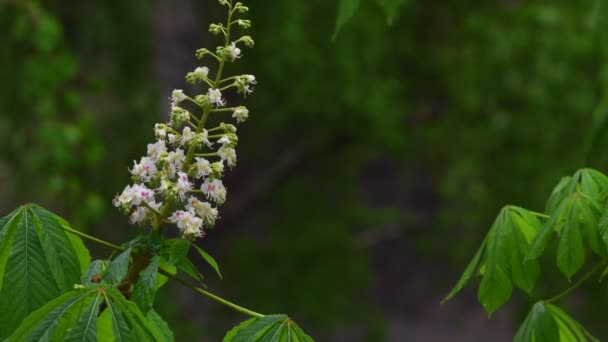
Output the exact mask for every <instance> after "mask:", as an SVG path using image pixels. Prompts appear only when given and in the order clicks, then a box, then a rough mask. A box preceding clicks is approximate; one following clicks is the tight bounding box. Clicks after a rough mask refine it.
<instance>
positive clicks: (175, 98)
mask: <svg viewBox="0 0 608 342" xmlns="http://www.w3.org/2000/svg"><path fill="white" fill-rule="evenodd" d="M186 99H187V97H186V94H184V91H183V90H181V89H175V90H173V93H172V94H171V106H172V107H173V106H176V105H178V104H180V103H181V102H182V101H184V100H186Z"/></svg>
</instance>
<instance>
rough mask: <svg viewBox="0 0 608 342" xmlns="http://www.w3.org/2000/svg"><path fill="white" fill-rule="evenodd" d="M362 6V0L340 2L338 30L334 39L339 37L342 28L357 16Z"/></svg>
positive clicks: (335, 31) (337, 21) (343, 0)
mask: <svg viewBox="0 0 608 342" xmlns="http://www.w3.org/2000/svg"><path fill="white" fill-rule="evenodd" d="M360 5H361V0H340V5H339V8H338V18H337V19H336V28H335V30H334V35H333V38H332V39H336V37H338V33H339V32H340V30H342V27H344V25H345V24H346V23H347V22H348V21H349V20H350V19H351V18H352V17H353V16H354V15H355V13H356V12H357V9H359V6H360Z"/></svg>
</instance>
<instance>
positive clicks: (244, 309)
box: [158, 268, 264, 318]
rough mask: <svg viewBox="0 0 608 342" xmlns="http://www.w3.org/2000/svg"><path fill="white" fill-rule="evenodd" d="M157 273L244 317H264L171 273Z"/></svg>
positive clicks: (161, 271)
mask: <svg viewBox="0 0 608 342" xmlns="http://www.w3.org/2000/svg"><path fill="white" fill-rule="evenodd" d="M158 273H160V274H162V275H164V276H165V277H167V278H169V279H172V280H174V281H176V282H178V283H180V284H181V285H183V286H185V287H187V288H190V289H192V290H194V291H195V292H198V293H200V294H202V295H204V296H207V297H209V298H211V299H213V300H215V301H216V302H218V303H221V304H224V305H226V306H228V307H230V308H232V309H234V310H236V311H239V312H242V313H244V314H246V315H249V316H253V317H258V318H261V317H264V315H262V314H261V313H258V312H255V311H252V310H249V309H247V308H244V307H242V306H240V305H237V304H234V303H232V302H229V301H227V300H225V299H224V298H221V297H218V296H216V295H214V294H213V293H211V292H209V291H205V290H203V289H202V288H200V287H197V286H194V285H192V284H190V283H188V282H187V281H185V280H183V279H181V278H179V277H177V276H175V275H173V274H171V273H169V272H167V271H165V270H163V269H162V268H159V269H158Z"/></svg>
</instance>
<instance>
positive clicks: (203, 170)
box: [194, 157, 213, 179]
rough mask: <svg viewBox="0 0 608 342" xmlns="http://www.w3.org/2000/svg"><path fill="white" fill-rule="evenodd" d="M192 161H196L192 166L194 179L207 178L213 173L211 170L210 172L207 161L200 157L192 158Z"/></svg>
mask: <svg viewBox="0 0 608 342" xmlns="http://www.w3.org/2000/svg"><path fill="white" fill-rule="evenodd" d="M194 160H196V163H195V164H194V166H196V178H197V179H198V178H201V177H204V176H207V175H209V174H210V173H211V172H212V171H213V170H211V165H210V163H209V161H208V160H207V159H205V158H201V157H196V158H194Z"/></svg>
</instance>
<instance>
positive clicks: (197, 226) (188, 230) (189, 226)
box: [168, 210, 203, 238]
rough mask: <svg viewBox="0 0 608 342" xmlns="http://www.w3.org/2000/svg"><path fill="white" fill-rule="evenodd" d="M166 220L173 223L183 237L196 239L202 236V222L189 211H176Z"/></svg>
mask: <svg viewBox="0 0 608 342" xmlns="http://www.w3.org/2000/svg"><path fill="white" fill-rule="evenodd" d="M168 220H169V222H172V223H175V224H176V225H177V228H179V229H180V230H181V232H182V234H183V235H184V236H185V237H188V238H196V237H199V236H202V228H203V220H202V219H201V218H199V217H196V215H195V214H194V213H193V212H191V211H183V210H178V211H176V212H174V213H173V215H171V216H170V217H169V218H168Z"/></svg>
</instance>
